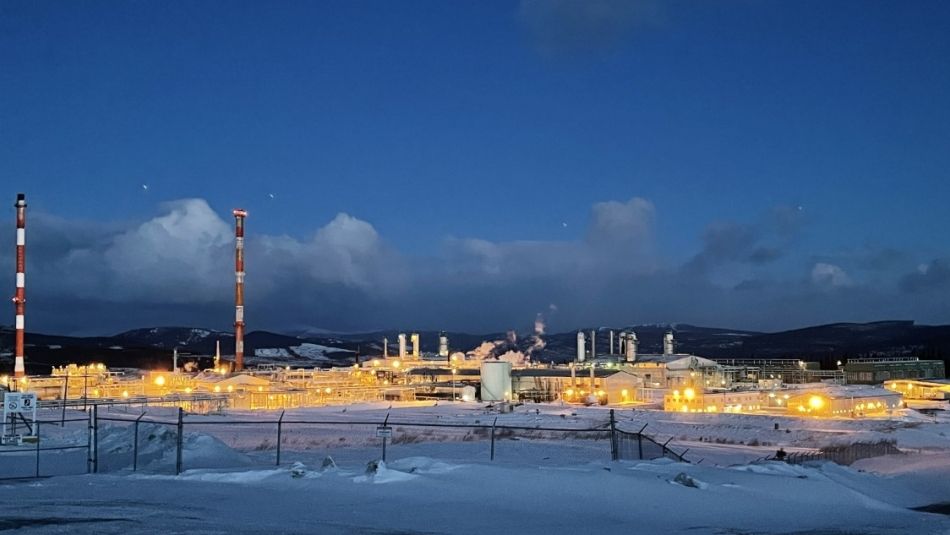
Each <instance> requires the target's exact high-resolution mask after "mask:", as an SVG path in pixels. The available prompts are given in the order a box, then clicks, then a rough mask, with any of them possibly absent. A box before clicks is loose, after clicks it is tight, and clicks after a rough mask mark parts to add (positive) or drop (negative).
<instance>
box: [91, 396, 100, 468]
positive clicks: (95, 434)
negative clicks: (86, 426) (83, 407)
mask: <svg viewBox="0 0 950 535" xmlns="http://www.w3.org/2000/svg"><path fill="white" fill-rule="evenodd" d="M92 425H93V430H92V473H94V474H98V473H99V405H98V404H96V405H93V406H92Z"/></svg>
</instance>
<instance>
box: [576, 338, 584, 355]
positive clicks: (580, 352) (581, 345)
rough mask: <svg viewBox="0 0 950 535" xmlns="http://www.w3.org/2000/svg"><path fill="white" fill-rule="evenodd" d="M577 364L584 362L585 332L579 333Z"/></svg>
mask: <svg viewBox="0 0 950 535" xmlns="http://www.w3.org/2000/svg"><path fill="white" fill-rule="evenodd" d="M577 362H584V331H577Z"/></svg>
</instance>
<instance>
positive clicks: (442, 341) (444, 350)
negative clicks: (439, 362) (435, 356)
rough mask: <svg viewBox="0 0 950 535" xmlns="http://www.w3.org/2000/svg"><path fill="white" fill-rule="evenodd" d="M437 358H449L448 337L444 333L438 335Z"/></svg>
mask: <svg viewBox="0 0 950 535" xmlns="http://www.w3.org/2000/svg"><path fill="white" fill-rule="evenodd" d="M439 356H440V357H442V358H446V359H447V358H449V337H447V336H445V333H441V334H439Z"/></svg>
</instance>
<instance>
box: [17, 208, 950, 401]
mask: <svg viewBox="0 0 950 535" xmlns="http://www.w3.org/2000/svg"><path fill="white" fill-rule="evenodd" d="M15 207H16V274H15V276H16V293H15V295H14V297H13V303H14V308H15V328H16V331H15V343H14V367H13V370H12V375H9V374H8V375H3V376H2V377H0V385H2V386H3V387H4V388H5V389H7V390H9V391H19V392H33V393H36V394H37V396H38V398H39V400H40V401H41V402H43V401H47V400H61V401H62V402H63V403H68V404H73V405H79V406H83V407H86V406H88V405H89V404H122V403H140V404H151V405H158V406H177V407H183V408H185V409H186V410H195V411H202V412H207V411H212V410H220V409H225V408H237V409H286V408H296V407H308V406H321V405H331V404H348V403H354V402H365V401H379V400H390V401H411V400H424V399H429V400H448V401H452V402H474V401H480V402H483V403H502V404H516V403H520V402H524V401H531V402H539V403H562V404H575V405H587V406H592V405H600V406H606V405H609V406H629V407H639V408H644V409H651V408H652V409H658V410H666V411H675V412H688V413H715V412H732V413H763V414H785V415H789V416H803V417H817V416H821V417H839V418H860V417H866V416H878V415H886V414H890V413H893V411H895V410H897V409H899V408H901V407H903V406H904V405H905V404H907V403H909V402H914V401H918V400H929V401H933V400H945V399H947V398H948V397H950V385H948V384H947V383H946V380H945V379H944V374H945V370H944V367H943V363H942V362H941V361H934V360H921V359H917V358H904V359H853V360H849V361H848V362H847V363H840V362H839V363H838V367H837V369H833V370H822V369H819V368H818V366H817V364H816V363H812V362H806V361H804V360H799V359H732V358H704V357H702V356H698V355H693V354H688V353H680V352H677V341H676V333H675V331H674V330H673V329H670V330H669V331H667V332H666V333H665V334H664V335H663V338H662V341H661V347H662V351H661V352H660V353H643V352H640V350H639V349H640V347H641V340H640V339H639V338H638V335H637V333H636V332H635V331H634V330H633V329H621V330H613V329H606V328H602V329H593V330H590V331H584V330H581V331H577V333H576V347H575V352H574V354H573V355H572V356H570V357H568V358H567V359H565V360H566V362H565V361H564V360H562V361H561V363H559V364H558V363H555V362H545V361H544V359H542V358H541V357H542V355H544V353H543V352H542V351H534V350H538V349H540V350H543V348H544V342H543V340H542V333H543V329H537V332H536V333H535V339H534V343H533V345H532V347H531V348H530V349H529V350H527V351H525V352H522V351H520V350H518V348H517V346H513V345H511V344H508V345H506V344H505V343H495V344H492V343H490V342H486V343H485V344H483V345H485V346H487V349H486V348H474V349H461V348H453V347H452V346H451V341H450V339H449V336H448V335H447V334H446V332H444V331H443V332H439V334H438V339H437V343H436V344H435V346H436V347H437V350H436V351H434V352H431V353H424V352H423V351H422V349H421V348H422V339H421V334H420V333H419V332H408V333H407V332H400V333H398V335H397V336H396V343H395V347H394V348H393V347H391V345H390V344H391V342H390V340H389V339H388V337H384V338H383V339H382V340H379V342H380V344H379V346H378V347H379V348H380V351H379V353H377V354H370V355H357V356H356V357H355V362H353V363H352V364H347V365H339V366H336V367H331V368H323V367H311V368H301V367H291V366H285V367H279V366H274V365H260V366H246V364H245V363H246V359H245V340H244V337H245V332H246V323H245V320H246V315H245V302H244V295H245V282H246V280H245V279H246V275H245V247H244V239H245V221H246V219H247V216H248V214H247V212H246V211H245V210H243V209H235V210H233V212H232V214H233V216H234V277H235V286H234V307H235V309H234V310H235V311H234V354H233V355H231V356H228V355H222V354H221V350H220V341H219V342H218V344H217V350H216V352H215V355H214V356H213V365H212V366H210V367H206V368H204V369H202V368H201V367H198V366H193V365H192V366H188V367H183V366H179V364H178V356H177V351H175V352H174V354H173V357H172V362H170V363H169V364H171V366H170V369H167V368H166V369H156V370H144V371H140V372H137V373H136V372H130V371H127V370H126V371H123V372H118V371H110V370H109V369H107V368H106V366H105V365H104V364H102V363H74V364H69V365H65V366H56V367H53V368H52V369H51V371H50V374H49V375H39V376H27V375H26V372H25V370H26V368H25V365H24V363H25V359H27V358H28V356H27V355H25V350H24V348H25V343H24V340H25V317H26V307H25V304H26V284H25V281H26V207H27V204H26V198H25V195H24V194H22V193H21V194H18V195H17V197H16V203H15ZM598 341H600V342H601V346H605V347H603V350H601V348H600V346H599V345H598ZM393 350H394V351H393ZM856 384H857V385H861V386H860V387H855V386H852V385H856Z"/></svg>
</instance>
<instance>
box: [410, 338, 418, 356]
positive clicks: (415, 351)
mask: <svg viewBox="0 0 950 535" xmlns="http://www.w3.org/2000/svg"><path fill="white" fill-rule="evenodd" d="M409 338H410V339H411V340H412V358H413V359H415V360H419V333H412V336H410V337H409Z"/></svg>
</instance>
